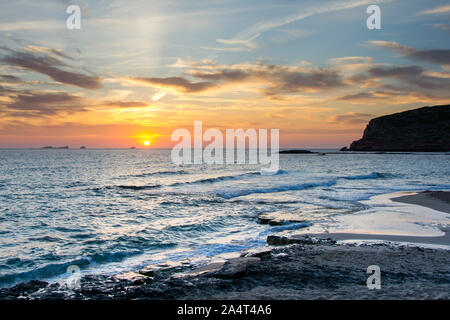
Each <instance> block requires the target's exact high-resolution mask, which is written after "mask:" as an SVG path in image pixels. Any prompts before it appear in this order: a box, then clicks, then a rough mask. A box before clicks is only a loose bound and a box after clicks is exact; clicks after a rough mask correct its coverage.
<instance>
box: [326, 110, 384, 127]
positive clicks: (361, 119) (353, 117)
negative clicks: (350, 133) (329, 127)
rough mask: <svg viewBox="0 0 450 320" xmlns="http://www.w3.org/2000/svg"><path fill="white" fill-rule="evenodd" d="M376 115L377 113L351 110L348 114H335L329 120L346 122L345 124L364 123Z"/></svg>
mask: <svg viewBox="0 0 450 320" xmlns="http://www.w3.org/2000/svg"><path fill="white" fill-rule="evenodd" d="M374 117H375V115H374V114H371V113H359V112H350V113H346V114H339V115H336V116H333V117H331V118H330V119H329V122H331V123H345V124H362V123H367V122H368V121H369V120H370V119H372V118H374Z"/></svg>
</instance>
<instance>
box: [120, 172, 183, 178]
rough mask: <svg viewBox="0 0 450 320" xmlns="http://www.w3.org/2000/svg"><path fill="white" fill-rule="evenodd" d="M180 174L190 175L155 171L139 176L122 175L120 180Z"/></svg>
mask: <svg viewBox="0 0 450 320" xmlns="http://www.w3.org/2000/svg"><path fill="white" fill-rule="evenodd" d="M179 174H188V172H187V171H185V170H163V171H154V172H144V173H139V174H130V175H127V174H126V175H122V176H119V177H118V178H145V177H151V176H164V175H179Z"/></svg>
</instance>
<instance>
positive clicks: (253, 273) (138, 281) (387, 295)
mask: <svg viewBox="0 0 450 320" xmlns="http://www.w3.org/2000/svg"><path fill="white" fill-rule="evenodd" d="M449 194H450V192H448V191H425V192H418V193H415V194H407V195H402V196H400V197H392V198H389V199H390V200H392V202H393V203H400V204H407V205H412V206H415V207H417V206H419V205H420V206H421V208H428V209H430V208H431V209H432V210H433V211H434V210H435V208H437V206H436V205H437V204H438V206H442V205H443V204H442V203H444V205H445V206H448V207H450V202H447V201H448V195H449ZM384 196H386V195H384ZM439 208H441V207H439ZM440 212H441V213H442V212H443V211H440ZM369 214H370V213H369ZM366 215H367V213H366ZM442 231H443V232H444V234H443V235H440V236H413V235H406V236H405V235H393V234H375V233H374V234H369V233H351V232H341V233H339V232H334V233H333V232H330V233H311V232H310V233H308V232H298V230H297V231H295V232H296V233H295V234H291V235H287V236H284V235H282V233H281V234H275V235H270V236H268V237H267V242H268V244H269V246H266V247H261V248H257V249H246V250H244V251H241V252H240V257H238V258H232V259H227V260H225V261H221V262H212V263H209V264H207V265H204V266H200V267H198V266H194V265H170V264H167V265H164V264H160V265H152V266H147V267H145V268H143V269H141V270H139V271H137V272H135V271H129V272H125V273H122V274H118V275H101V274H100V275H86V276H84V277H82V278H81V280H80V288H78V289H74V290H72V289H70V288H67V284H66V283H63V282H62V283H47V282H44V281H38V280H34V281H30V282H25V283H20V284H18V285H16V286H14V287H10V288H2V289H0V300H2V299H6V300H9V299H11V300H15V299H38V300H40V299H76V300H77V299H82V300H84V299H250V300H251V299H408V298H409V299H422V298H423V299H450V290H449V288H450V250H449V249H443V248H439V247H437V248H432V249H431V248H426V247H425V248H424V247H423V246H421V244H432V245H443V244H444V245H448V244H450V233H449V232H448V229H444V228H443V229H442ZM367 240H381V241H384V243H369V242H368V241H367ZM352 241H361V243H352ZM390 242H394V243H395V244H393V243H390ZM449 248H450V247H449ZM374 264H375V265H379V266H380V268H381V272H382V275H383V282H382V289H381V290H368V289H367V287H366V286H365V281H366V279H367V277H368V275H367V274H366V269H367V267H368V266H369V265H374ZM280 284H281V285H280Z"/></svg>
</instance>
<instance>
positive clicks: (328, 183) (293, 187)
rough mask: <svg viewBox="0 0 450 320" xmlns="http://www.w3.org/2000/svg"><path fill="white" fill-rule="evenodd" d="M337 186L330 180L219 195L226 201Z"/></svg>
mask: <svg viewBox="0 0 450 320" xmlns="http://www.w3.org/2000/svg"><path fill="white" fill-rule="evenodd" d="M335 184H336V180H335V179H333V180H329V181H325V182H316V183H311V182H310V183H300V184H289V185H280V186H276V187H268V188H253V189H243V190H237V191H232V192H218V193H217V195H218V196H219V197H222V198H225V199H232V198H236V197H242V196H247V195H250V194H254V193H273V192H285V191H296V190H304V189H310V188H316V187H329V186H332V185H335Z"/></svg>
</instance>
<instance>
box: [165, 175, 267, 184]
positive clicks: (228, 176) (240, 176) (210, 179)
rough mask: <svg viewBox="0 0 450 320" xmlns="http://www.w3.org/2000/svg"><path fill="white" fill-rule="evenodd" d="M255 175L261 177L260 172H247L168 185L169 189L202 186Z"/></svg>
mask: <svg viewBox="0 0 450 320" xmlns="http://www.w3.org/2000/svg"><path fill="white" fill-rule="evenodd" d="M255 175H261V173H260V172H247V173H241V174H236V175H226V176H218V177H212V178H205V179H199V180H194V181H185V182H175V183H172V184H170V185H168V186H169V187H175V186H181V185H189V184H203V183H215V182H220V181H227V180H237V179H241V178H244V177H251V176H255Z"/></svg>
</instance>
